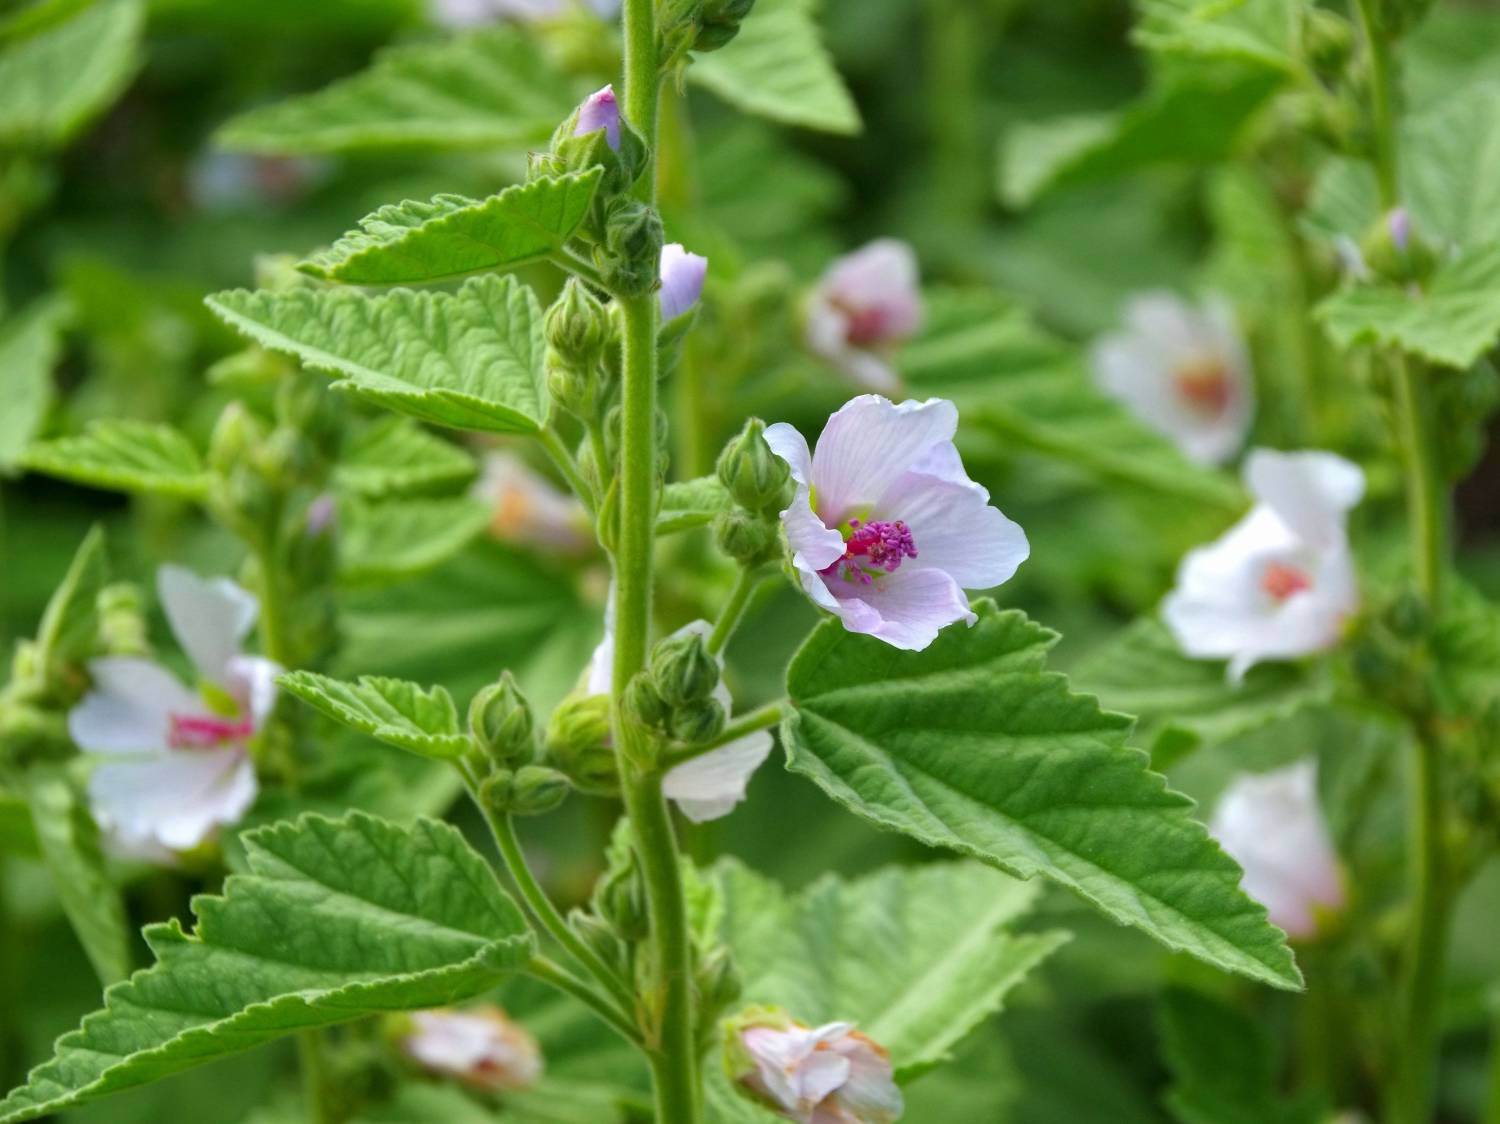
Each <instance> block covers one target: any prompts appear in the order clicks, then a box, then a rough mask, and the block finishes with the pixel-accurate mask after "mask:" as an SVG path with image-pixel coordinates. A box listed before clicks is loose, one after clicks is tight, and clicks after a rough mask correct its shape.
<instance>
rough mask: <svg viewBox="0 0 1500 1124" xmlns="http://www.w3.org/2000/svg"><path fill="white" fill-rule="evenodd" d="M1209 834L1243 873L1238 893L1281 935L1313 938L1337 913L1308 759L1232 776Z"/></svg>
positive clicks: (1332, 860)
mask: <svg viewBox="0 0 1500 1124" xmlns="http://www.w3.org/2000/svg"><path fill="white" fill-rule="evenodd" d="M1209 830H1210V831H1211V832H1213V834H1214V836H1215V838H1217V839H1218V841H1219V843H1220V845H1221V846H1223V848H1224V850H1225V851H1227V852H1228V853H1229V854H1230V855H1231V856H1233V858H1234V860H1235V861H1236V862H1238V863H1239V864H1240V866H1242V867H1244V868H1245V877H1244V880H1243V881H1242V882H1241V887H1242V888H1243V889H1244V891H1245V893H1247V894H1249V895H1250V896H1251V897H1252V898H1254V899H1255V900H1256V901H1258V902H1260V903H1261V904H1262V905H1264V906H1265V907H1266V909H1267V911H1268V912H1269V913H1270V916H1271V922H1272V924H1274V925H1279V926H1280V927H1281V928H1282V929H1284V930H1286V933H1287V936H1289V937H1291V938H1293V939H1294V940H1302V939H1306V938H1308V937H1312V936H1315V935H1316V934H1317V930H1318V922H1319V918H1320V916H1321V915H1325V914H1328V913H1333V912H1336V911H1338V910H1340V909H1342V908H1343V906H1344V879H1343V875H1342V873H1341V871H1340V869H1339V860H1338V855H1337V854H1336V853H1335V852H1334V849H1333V841H1332V840H1331V839H1330V838H1329V834H1328V826H1327V824H1326V823H1325V822H1324V819H1323V813H1322V810H1321V809H1320V808H1319V807H1318V772H1317V765H1316V764H1315V763H1314V762H1313V761H1312V760H1311V759H1307V760H1303V761H1299V762H1297V763H1296V764H1295V765H1289V766H1287V767H1286V768H1284V769H1277V770H1276V771H1274V772H1270V773H1259V774H1254V773H1241V774H1240V775H1239V776H1237V777H1235V779H1234V780H1233V781H1232V782H1231V783H1230V785H1229V788H1228V789H1227V790H1225V792H1224V795H1223V796H1222V797H1221V798H1220V799H1219V803H1218V806H1217V808H1215V809H1214V815H1213V822H1212V824H1211V825H1210V827H1209Z"/></svg>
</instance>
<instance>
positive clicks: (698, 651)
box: [651, 629, 720, 707]
mask: <svg viewBox="0 0 1500 1124" xmlns="http://www.w3.org/2000/svg"><path fill="white" fill-rule="evenodd" d="M719 675H720V670H719V661H718V660H717V659H716V658H715V657H714V655H713V653H712V652H710V651H709V650H708V641H707V639H706V637H705V636H704V635H703V632H702V630H701V629H693V630H690V631H686V630H685V631H682V632H678V633H675V634H673V635H672V636H668V637H667V638H666V639H665V640H662V641H660V642H658V643H657V645H656V647H655V648H654V649H653V650H652V652H651V678H652V681H653V682H654V683H655V686H656V691H657V693H658V694H659V695H660V696H661V697H662V699H663V700H665V702H666V703H667V705H668V706H671V707H681V706H685V705H687V704H690V703H698V702H702V701H703V700H704V699H707V698H708V697H709V696H710V695H712V694H713V691H714V688H715V687H717V686H718V685H719Z"/></svg>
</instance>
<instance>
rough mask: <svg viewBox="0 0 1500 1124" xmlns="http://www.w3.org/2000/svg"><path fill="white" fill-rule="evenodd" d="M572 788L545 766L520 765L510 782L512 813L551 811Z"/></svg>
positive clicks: (534, 814) (556, 772)
mask: <svg viewBox="0 0 1500 1124" xmlns="http://www.w3.org/2000/svg"><path fill="white" fill-rule="evenodd" d="M572 789H573V785H572V782H571V781H569V780H568V778H567V777H565V776H564V775H563V774H562V773H560V772H558V771H557V770H556V769H549V768H548V767H547V766H545V765H522V766H521V767H520V768H519V769H517V770H516V773H515V777H514V778H513V779H512V781H511V786H510V810H511V814H512V815H517V816H539V815H541V814H542V813H544V812H550V811H552V809H554V808H556V807H557V806H558V805H560V804H561V803H562V802H563V801H564V800H566V799H567V798H568V793H569V792H571V791H572Z"/></svg>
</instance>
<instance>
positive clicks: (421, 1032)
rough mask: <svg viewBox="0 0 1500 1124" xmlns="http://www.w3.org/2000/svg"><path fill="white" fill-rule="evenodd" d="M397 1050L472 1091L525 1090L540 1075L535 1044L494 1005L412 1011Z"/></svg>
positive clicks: (539, 1057) (528, 1035) (540, 1053)
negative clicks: (462, 1008) (408, 1025)
mask: <svg viewBox="0 0 1500 1124" xmlns="http://www.w3.org/2000/svg"><path fill="white" fill-rule="evenodd" d="M401 1047H402V1049H404V1050H405V1051H406V1053H407V1054H408V1055H410V1056H411V1057H412V1059H413V1060H415V1061H416V1062H417V1063H418V1064H420V1065H422V1066H424V1067H425V1068H427V1069H429V1070H431V1071H433V1072H434V1073H440V1074H443V1075H445V1076H448V1077H454V1078H457V1079H458V1080H459V1081H462V1082H463V1083H464V1084H465V1085H469V1086H472V1087H473V1088H476V1089H486V1090H496V1091H498V1090H512V1089H527V1088H530V1087H531V1086H532V1085H535V1084H536V1081H537V1078H539V1077H540V1076H541V1075H542V1052H541V1050H540V1049H539V1048H538V1046H537V1044H536V1039H534V1038H532V1037H531V1035H530V1034H528V1033H526V1031H525V1030H524V1029H522V1028H521V1027H520V1026H518V1025H517V1024H516V1023H514V1022H512V1021H511V1020H510V1019H509V1018H507V1017H506V1014H505V1012H504V1011H502V1010H500V1008H499V1007H494V1006H483V1007H475V1008H472V1009H471V1010H467V1011H455V1010H452V1009H450V1008H442V1007H440V1008H437V1009H434V1010H431V1011H416V1012H414V1013H413V1014H412V1016H411V1032H410V1033H409V1034H407V1035H406V1036H405V1037H404V1038H403V1039H402V1041H401Z"/></svg>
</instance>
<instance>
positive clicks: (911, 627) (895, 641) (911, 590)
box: [833, 565, 978, 652]
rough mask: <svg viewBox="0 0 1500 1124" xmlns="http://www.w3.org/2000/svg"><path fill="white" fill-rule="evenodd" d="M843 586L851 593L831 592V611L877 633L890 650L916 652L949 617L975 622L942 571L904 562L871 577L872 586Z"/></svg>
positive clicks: (847, 623) (855, 628)
mask: <svg viewBox="0 0 1500 1124" xmlns="http://www.w3.org/2000/svg"><path fill="white" fill-rule="evenodd" d="M845 584H846V585H847V588H848V589H849V590H850V591H851V592H849V593H843V592H840V590H839V589H838V588H835V589H834V591H833V592H834V596H835V598H836V605H837V607H836V608H835V609H834V612H835V613H837V614H838V615H839V617H840V618H841V619H842V620H843V622H844V627H845V628H847V629H848V630H849V631H850V632H862V633H867V634H869V635H870V636H874V637H877V638H879V639H881V640H884V641H885V642H886V643H887V644H889V645H891V646H892V647H894V648H902V649H905V650H907V651H911V652H920V651H921V650H922V649H923V648H925V647H927V645H929V644H931V643H932V642H933V641H934V640H936V639H937V634H938V633H939V632H940V631H941V630H942V629H943V628H945V627H946V626H948V625H950V624H952V623H953V622H954V621H959V620H962V621H966V622H967V623H969V624H971V625H972V624H973V623H974V622H975V621H976V620H978V617H976V616H975V615H974V612H973V611H972V610H971V609H970V608H969V599H968V598H967V597H965V596H964V593H963V590H961V589H960V588H959V587H958V583H957V582H955V581H954V580H953V579H952V578H951V577H949V576H948V575H947V574H945V573H944V572H943V571H942V570H929V569H915V568H913V567H911V566H910V565H907V566H903V567H902V568H901V569H899V570H897V571H896V572H895V573H893V574H885V575H882V576H881V577H879V578H876V579H875V581H874V583H873V584H872V585H868V586H854V585H848V583H845ZM854 590H857V591H858V592H857V593H856V592H853V591H854Z"/></svg>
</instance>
